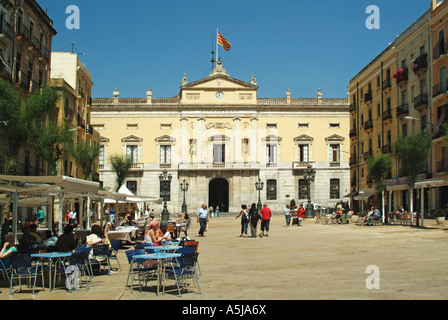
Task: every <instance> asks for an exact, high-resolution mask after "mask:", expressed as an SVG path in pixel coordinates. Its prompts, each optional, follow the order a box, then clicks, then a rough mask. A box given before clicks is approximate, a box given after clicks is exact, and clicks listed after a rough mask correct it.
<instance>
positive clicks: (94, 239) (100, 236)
mask: <svg viewBox="0 0 448 320" xmlns="http://www.w3.org/2000/svg"><path fill="white" fill-rule="evenodd" d="M86 242H87V245H88V246H94V245H96V244H102V243H104V244H108V245H109V247H110V242H109V240H108V239H107V238H106V237H105V236H104V233H103V230H102V229H101V227H100V226H99V225H97V224H95V225H93V226H92V229H91V233H90V234H89V235H88V236H87V238H86ZM90 258H91V259H92V258H93V250H90ZM95 259H96V260H97V261H104V260H106V256H95Z"/></svg>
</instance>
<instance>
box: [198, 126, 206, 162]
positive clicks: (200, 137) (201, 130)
mask: <svg viewBox="0 0 448 320" xmlns="http://www.w3.org/2000/svg"><path fill="white" fill-rule="evenodd" d="M198 121H199V128H198V146H197V152H198V159H199V162H201V163H204V123H205V118H199V119H198Z"/></svg>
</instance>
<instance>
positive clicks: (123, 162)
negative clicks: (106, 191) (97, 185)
mask: <svg viewBox="0 0 448 320" xmlns="http://www.w3.org/2000/svg"><path fill="white" fill-rule="evenodd" d="M110 162H111V164H112V169H113V170H114V172H115V174H116V177H115V182H116V184H117V188H116V191H117V192H118V190H119V189H120V187H121V185H122V184H123V182H124V179H126V175H127V173H128V171H129V169H130V168H131V166H132V159H131V158H130V157H124V156H119V155H113V156H111V157H110Z"/></svg>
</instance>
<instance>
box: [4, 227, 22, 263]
mask: <svg viewBox="0 0 448 320" xmlns="http://www.w3.org/2000/svg"><path fill="white" fill-rule="evenodd" d="M17 252H18V250H17V247H16V245H15V244H14V235H13V234H12V233H8V234H7V235H6V236H5V244H4V245H3V249H2V250H1V251H0V259H2V261H3V264H4V265H5V267H7V266H9V265H10V263H11V261H10V259H9V257H10V256H11V254H13V253H17Z"/></svg>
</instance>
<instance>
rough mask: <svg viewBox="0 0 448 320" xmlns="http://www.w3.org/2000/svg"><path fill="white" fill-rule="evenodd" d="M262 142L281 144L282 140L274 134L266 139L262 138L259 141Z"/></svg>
mask: <svg viewBox="0 0 448 320" xmlns="http://www.w3.org/2000/svg"><path fill="white" fill-rule="evenodd" d="M261 140H262V141H263V142H281V141H282V138H280V137H279V136H276V135H275V134H271V135H269V136H267V137H264V138H263V139H261Z"/></svg>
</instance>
